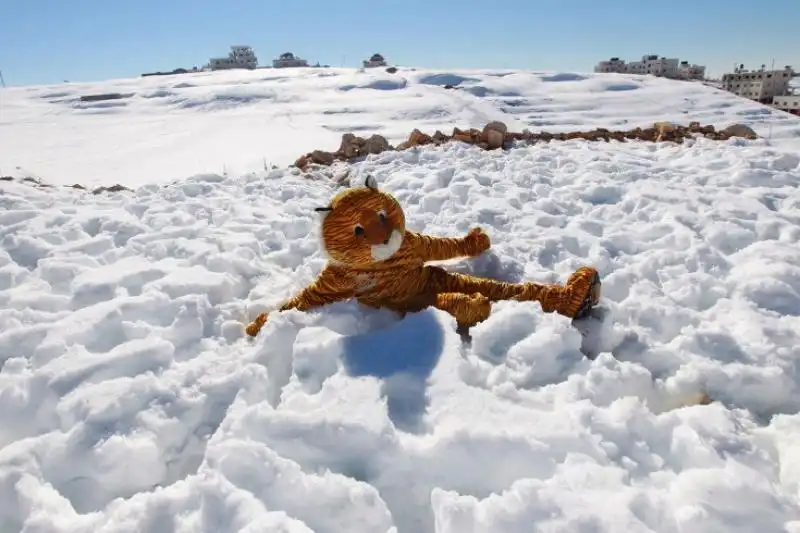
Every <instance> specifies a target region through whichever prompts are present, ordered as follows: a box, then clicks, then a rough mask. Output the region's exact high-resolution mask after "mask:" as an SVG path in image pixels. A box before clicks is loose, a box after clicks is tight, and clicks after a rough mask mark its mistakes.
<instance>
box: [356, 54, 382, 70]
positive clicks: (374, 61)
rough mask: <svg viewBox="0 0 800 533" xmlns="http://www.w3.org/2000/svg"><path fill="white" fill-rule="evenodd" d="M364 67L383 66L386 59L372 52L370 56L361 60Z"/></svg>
mask: <svg viewBox="0 0 800 533" xmlns="http://www.w3.org/2000/svg"><path fill="white" fill-rule="evenodd" d="M361 63H362V64H363V65H364V68H374V67H385V66H386V60H385V59H384V58H383V56H382V55H380V54H372V57H370V58H369V59H365V60H364V61H362V62H361Z"/></svg>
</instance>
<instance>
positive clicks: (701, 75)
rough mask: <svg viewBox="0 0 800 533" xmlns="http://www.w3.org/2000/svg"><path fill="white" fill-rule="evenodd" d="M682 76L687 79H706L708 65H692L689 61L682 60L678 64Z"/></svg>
mask: <svg viewBox="0 0 800 533" xmlns="http://www.w3.org/2000/svg"><path fill="white" fill-rule="evenodd" d="M678 72H679V74H680V76H679V77H680V78H683V79H685V80H704V79H705V78H706V67H705V66H703V65H690V64H689V62H688V61H681V64H680V65H678Z"/></svg>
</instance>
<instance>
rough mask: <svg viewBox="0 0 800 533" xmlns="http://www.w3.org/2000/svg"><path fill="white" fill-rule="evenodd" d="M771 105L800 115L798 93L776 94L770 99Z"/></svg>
mask: <svg viewBox="0 0 800 533" xmlns="http://www.w3.org/2000/svg"><path fill="white" fill-rule="evenodd" d="M772 106H773V107H776V108H777V109H780V110H781V111H786V112H787V113H791V114H793V115H798V116H800V94H791V95H787V96H776V97H775V98H773V99H772Z"/></svg>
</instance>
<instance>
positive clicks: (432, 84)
mask: <svg viewBox="0 0 800 533" xmlns="http://www.w3.org/2000/svg"><path fill="white" fill-rule="evenodd" d="M446 85H452V86H455V89H444V86H446ZM102 94H118V95H120V96H121V98H117V99H113V100H100V101H94V102H83V101H81V100H80V97H81V96H92V95H102ZM0 98H1V99H2V103H1V104H0V105H1V106H2V112H0V154H2V158H0V174H2V175H30V176H34V177H37V178H39V179H41V180H43V181H45V182H48V183H60V184H66V185H72V184H74V183H81V184H83V185H86V186H97V185H112V184H114V183H121V184H123V185H130V184H140V183H170V182H174V181H178V180H182V179H183V178H185V177H186V176H187V175H192V174H200V173H209V172H213V173H217V174H223V175H225V174H229V175H238V174H241V173H246V172H252V171H257V170H264V168H265V167H266V168H271V166H272V165H276V166H278V167H285V166H287V165H289V164H291V163H293V162H294V161H295V160H296V159H297V158H298V157H299V156H300V155H302V154H304V153H307V152H310V151H312V150H315V149H324V150H335V149H336V148H338V147H339V142H340V139H341V136H342V134H343V133H348V132H352V133H355V134H358V135H364V136H369V135H372V134H374V133H377V134H381V135H383V136H385V137H386V138H387V139H388V140H389V141H390V142H391V143H392V144H395V145H396V144H399V143H400V142H402V141H404V140H405V139H406V138H407V137H408V134H409V133H410V132H411V130H412V129H414V128H415V127H416V128H420V129H421V130H422V131H425V132H427V133H433V132H434V131H435V130H436V129H442V130H443V131H445V132H447V133H450V132H451V131H452V128H453V126H459V127H462V128H466V127H470V126H482V125H483V124H485V123H486V122H489V121H491V120H503V121H505V122H506V124H507V125H508V127H509V129H510V130H512V131H522V130H523V129H524V128H529V129H532V130H536V131H538V130H546V131H551V132H561V131H573V130H576V129H591V128H594V127H604V128H611V129H631V128H634V127H636V126H652V123H653V122H654V121H672V122H677V123H682V124H688V122H690V121H692V120H697V121H699V122H701V123H703V124H708V123H711V124H715V125H727V124H728V123H731V122H740V123H744V124H748V125H750V126H751V127H753V128H754V129H755V131H756V132H757V133H758V134H759V135H762V136H765V137H770V138H771V139H772V140H773V141H774V142H776V143H781V141H786V140H788V141H789V142H790V146H791V143H796V141H797V140H798V139H800V128H798V122H797V119H795V118H793V117H792V116H791V115H788V114H786V113H783V112H780V111H777V110H774V109H770V108H768V107H766V106H763V105H760V104H757V103H754V102H752V101H749V100H745V99H742V98H737V97H735V96H734V95H732V94H731V93H727V92H724V91H722V90H718V89H714V88H711V87H708V86H706V85H703V84H701V83H689V82H686V83H683V82H674V81H670V80H665V79H659V78H653V77H643V76H635V75H626V74H606V75H602V76H598V75H595V74H577V73H569V72H561V73H553V72H519V71H513V70H481V71H460V70H453V71H446V72H442V71H430V70H416V69H400V70H399V71H398V72H397V73H395V74H389V73H386V72H385V71H384V69H368V70H366V71H364V72H358V71H356V70H353V69H339V68H311V69H259V70H254V71H228V72H201V73H193V74H184V75H173V76H151V77H144V78H131V79H122V80H111V81H105V82H98V83H68V84H59V85H53V86H30V87H12V88H9V89H5V90H3V91H2V93H0Z"/></svg>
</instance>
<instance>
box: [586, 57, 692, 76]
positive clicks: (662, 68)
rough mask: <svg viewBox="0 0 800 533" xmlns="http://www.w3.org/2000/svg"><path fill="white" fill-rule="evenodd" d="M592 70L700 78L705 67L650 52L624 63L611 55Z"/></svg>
mask: <svg viewBox="0 0 800 533" xmlns="http://www.w3.org/2000/svg"><path fill="white" fill-rule="evenodd" d="M594 71H595V72H617V73H620V74H641V75H647V74H649V75H651V76H663V77H665V78H678V79H692V80H701V79H703V78H704V77H705V71H706V68H705V67H704V66H701V65H690V64H689V62H688V61H680V60H679V59H678V58H674V57H659V56H658V55H653V54H651V55H645V56H642V59H641V61H631V62H630V63H626V62H625V61H624V60H622V59H620V58H618V57H612V58H611V59H609V60H606V61H600V62H599V63H598V64H597V66H596V67H595V68H594Z"/></svg>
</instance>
